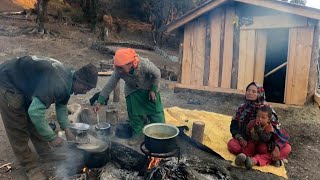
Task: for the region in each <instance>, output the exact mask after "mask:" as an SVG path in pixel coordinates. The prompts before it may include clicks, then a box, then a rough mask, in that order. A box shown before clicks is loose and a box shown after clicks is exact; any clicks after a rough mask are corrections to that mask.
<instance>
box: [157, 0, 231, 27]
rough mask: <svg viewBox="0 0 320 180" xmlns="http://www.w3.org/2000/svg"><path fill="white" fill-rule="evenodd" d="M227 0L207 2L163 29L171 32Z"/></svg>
mask: <svg viewBox="0 0 320 180" xmlns="http://www.w3.org/2000/svg"><path fill="white" fill-rule="evenodd" d="M226 1H227V0H215V1H211V2H207V3H205V4H203V5H201V6H199V7H197V8H196V9H194V10H192V11H190V12H188V13H187V14H184V15H183V16H181V17H179V18H178V19H176V20H174V21H172V22H171V23H170V24H168V25H167V26H165V27H164V28H163V29H161V31H166V32H171V31H173V30H175V29H177V28H179V27H181V26H183V25H185V24H187V23H189V22H190V21H192V20H194V19H196V18H197V17H199V16H201V15H203V14H205V13H207V12H209V11H211V10H212V9H214V8H216V7H218V6H220V5H222V4H223V3H225V2H226Z"/></svg>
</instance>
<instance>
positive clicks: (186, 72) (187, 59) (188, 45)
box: [181, 23, 194, 85]
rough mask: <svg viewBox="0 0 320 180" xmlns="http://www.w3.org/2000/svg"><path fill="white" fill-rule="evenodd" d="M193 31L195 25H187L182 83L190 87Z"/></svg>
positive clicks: (184, 39) (185, 29) (184, 40)
mask: <svg viewBox="0 0 320 180" xmlns="http://www.w3.org/2000/svg"><path fill="white" fill-rule="evenodd" d="M193 29H194V24H193V23H189V24H187V25H186V26H185V28H184V38H183V56H182V65H181V66H182V71H181V83H182V84H186V85H190V78H191V63H192V58H193V53H192V49H193Z"/></svg>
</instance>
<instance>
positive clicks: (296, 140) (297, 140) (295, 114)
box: [0, 17, 320, 179]
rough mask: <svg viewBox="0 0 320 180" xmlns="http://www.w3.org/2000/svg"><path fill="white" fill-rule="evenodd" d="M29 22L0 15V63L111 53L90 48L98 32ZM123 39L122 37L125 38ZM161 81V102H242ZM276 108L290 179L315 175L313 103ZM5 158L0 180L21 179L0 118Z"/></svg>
mask: <svg viewBox="0 0 320 180" xmlns="http://www.w3.org/2000/svg"><path fill="white" fill-rule="evenodd" d="M33 27H34V23H33V22H30V21H23V20H14V19H11V18H4V17H0V63H1V62H3V61H5V60H9V59H11V58H14V57H17V56H23V55H39V56H48V57H52V58H55V59H58V60H60V61H62V62H63V63H65V64H68V65H71V66H73V67H75V68H78V67H80V66H82V65H85V64H87V63H89V62H91V63H93V64H94V65H96V66H99V61H100V60H108V59H110V58H111V57H108V56H104V55H102V54H100V53H99V52H97V51H95V50H92V49H91V48H90V46H91V44H92V43H93V42H95V41H96V39H97V35H96V34H93V33H90V32H89V28H88V27H87V26H86V25H75V26H71V25H65V24H64V23H60V22H55V21H51V23H50V25H49V26H48V27H49V30H51V32H52V34H51V35H34V34H28V33H26V32H27V31H29V30H30V29H32V28H33ZM137 39H138V38H137ZM122 40H123V41H125V40H126V39H122ZM138 52H139V53H140V54H142V55H143V56H147V57H149V59H150V60H151V61H153V62H154V63H155V64H156V65H157V66H159V67H162V66H164V65H167V66H169V67H172V68H173V69H174V70H177V67H178V65H177V63H173V62H169V61H168V60H165V59H164V58H163V57H162V56H160V55H158V54H155V53H154V52H149V51H144V50H139V51H138ZM170 53H172V52H170ZM0 78H1V77H0ZM106 81H107V78H105V77H104V78H100V79H99V85H98V87H97V88H96V89H94V90H92V91H90V92H89V93H88V94H87V95H82V96H78V97H72V99H71V103H72V102H77V103H80V104H86V103H87V100H88V98H89V97H90V96H91V95H92V94H93V93H94V92H97V91H98V90H99V89H100V88H101V87H102V86H103V85H104V83H105V82H106ZM166 83H167V81H165V80H163V81H162V82H161V97H162V101H163V105H164V106H165V107H173V106H179V107H182V108H188V109H198V110H206V111H211V112H216V113H221V114H226V115H233V114H234V112H235V110H236V108H237V106H238V105H239V104H240V103H241V100H239V99H235V98H229V97H224V96H204V95H198V94H191V93H174V92H173V90H171V89H168V88H166V86H165V84H166ZM122 86H123V82H122ZM122 91H123V87H122ZM190 99H192V100H197V101H199V102H200V105H193V104H188V101H189V100H190ZM124 101H125V99H124V97H123V94H122V96H121V102H120V103H119V109H120V111H119V112H120V119H122V120H125V119H126V118H127V117H126V116H127V115H126V111H125V102H124ZM275 110H276V112H277V113H278V115H279V118H280V121H281V123H282V126H283V127H284V128H285V129H286V130H287V131H288V132H289V133H290V135H291V139H290V143H291V145H292V153H291V154H290V156H289V159H288V160H289V163H288V164H286V167H287V171H288V177H289V179H319V177H320V171H319V170H318V169H319V168H318V167H319V166H320V143H319V141H320V140H319V135H320V133H319V132H320V110H319V107H318V106H316V105H307V106H305V107H283V106H276V107H275ZM100 116H101V117H103V114H100ZM8 162H11V163H13V167H14V169H13V171H11V172H7V173H5V172H3V171H1V170H0V179H23V178H22V177H23V176H22V171H21V168H19V165H18V163H17V162H16V159H15V157H14V155H13V152H12V150H11V147H10V144H9V141H8V139H7V135H6V133H5V130H4V127H3V123H2V121H0V165H2V164H4V163H8ZM42 167H43V168H44V170H49V169H50V168H51V169H52V167H46V166H45V165H44V166H42ZM46 168H48V169H46ZM53 168H54V167H53ZM239 179H242V178H239Z"/></svg>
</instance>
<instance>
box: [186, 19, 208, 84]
mask: <svg viewBox="0 0 320 180" xmlns="http://www.w3.org/2000/svg"><path fill="white" fill-rule="evenodd" d="M206 26H207V19H206V18H205V16H202V17H201V18H198V19H197V20H195V21H194V30H193V44H194V46H193V49H192V53H193V58H192V66H191V74H192V76H191V82H190V83H191V85H199V86H202V85H203V75H204V62H205V42H206V29H207V27H206Z"/></svg>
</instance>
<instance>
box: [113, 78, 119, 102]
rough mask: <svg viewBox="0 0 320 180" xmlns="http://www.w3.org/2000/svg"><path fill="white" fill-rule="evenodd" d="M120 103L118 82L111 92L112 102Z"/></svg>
mask: <svg viewBox="0 0 320 180" xmlns="http://www.w3.org/2000/svg"><path fill="white" fill-rule="evenodd" d="M119 101H120V81H119V82H118V83H117V85H116V87H115V88H114V90H113V102H119Z"/></svg>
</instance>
